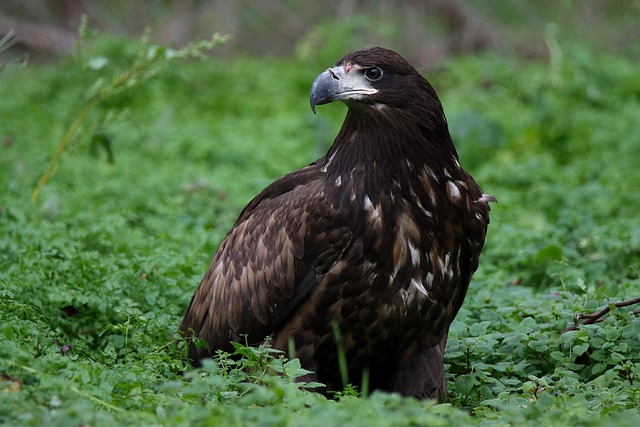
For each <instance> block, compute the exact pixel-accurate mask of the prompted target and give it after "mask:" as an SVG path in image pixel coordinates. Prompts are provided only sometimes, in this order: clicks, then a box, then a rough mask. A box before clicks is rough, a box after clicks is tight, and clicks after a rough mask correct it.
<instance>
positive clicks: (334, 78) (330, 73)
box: [327, 68, 340, 80]
mask: <svg viewBox="0 0 640 427" xmlns="http://www.w3.org/2000/svg"><path fill="white" fill-rule="evenodd" d="M327 71H329V75H330V76H331V78H332V79H333V80H340V77H338V75H337V74H336V73H334V72H333V70H332V69H331V68H329V69H328V70H327Z"/></svg>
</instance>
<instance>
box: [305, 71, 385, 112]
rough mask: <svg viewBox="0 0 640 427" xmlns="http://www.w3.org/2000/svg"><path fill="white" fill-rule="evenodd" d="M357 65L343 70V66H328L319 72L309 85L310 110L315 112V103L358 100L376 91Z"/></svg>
mask: <svg viewBox="0 0 640 427" xmlns="http://www.w3.org/2000/svg"><path fill="white" fill-rule="evenodd" d="M359 69H360V68H359V67H357V66H356V67H354V66H350V67H349V71H345V68H344V67H343V66H338V67H333V68H329V69H328V70H327V71H325V72H324V73H322V74H320V75H319V76H318V77H316V79H315V80H314V81H313V85H311V94H310V96H309V98H310V99H309V100H310V101H311V110H312V111H313V112H314V113H315V112H316V105H322V104H328V103H329V102H333V101H359V100H363V99H365V98H366V97H367V96H369V95H373V94H374V93H377V92H378V90H377V89H375V88H374V87H372V85H371V82H370V81H368V80H366V79H365V78H364V77H363V75H362V74H361V73H360V72H359Z"/></svg>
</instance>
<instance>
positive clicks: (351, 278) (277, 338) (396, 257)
mask: <svg viewBox="0 0 640 427" xmlns="http://www.w3.org/2000/svg"><path fill="white" fill-rule="evenodd" d="M334 101H341V102H343V103H344V104H346V106H347V112H346V116H345V118H344V122H343V124H342V127H341V128H340V130H339V132H338V134H337V136H336V138H335V140H334V142H333V144H332V145H331V147H330V148H329V150H328V152H327V154H326V155H325V156H324V157H322V158H320V159H318V160H316V161H314V162H313V163H311V164H309V165H308V166H306V167H303V168H301V169H299V170H296V171H294V172H291V173H289V174H287V175H284V176H283V177H281V178H279V179H277V180H276V181H274V182H273V183H271V184H270V185H269V186H267V187H266V188H265V189H264V190H263V191H262V192H260V193H259V194H258V195H257V196H256V197H255V198H254V199H253V200H251V201H250V202H249V203H248V204H247V206H246V207H245V208H244V209H243V210H242V211H241V213H240V215H239V217H238V219H237V221H236V222H235V224H234V225H233V227H232V228H231V230H230V231H229V232H228V234H227V235H226V237H225V238H224V239H223V240H222V242H221V244H220V245H219V247H218V249H217V251H216V252H215V254H214V255H213V258H212V260H211V263H210V265H209V267H208V269H207V271H206V273H205V274H204V277H203V278H202V281H201V282H200V285H199V286H198V288H197V290H196V291H195V293H194V295H193V297H192V299H191V302H190V303H189V306H188V308H187V310H186V313H185V315H184V317H183V319H182V321H181V323H180V326H179V331H180V332H181V334H182V335H183V337H184V339H185V340H186V341H187V342H188V357H189V359H190V360H191V361H192V362H193V363H194V364H196V365H197V364H198V363H199V361H200V360H202V359H203V358H207V357H213V356H214V355H215V354H216V352H217V351H218V350H222V351H227V352H231V351H233V347H232V344H231V343H232V342H241V343H247V344H249V345H256V346H257V345H261V344H264V343H265V338H266V337H269V345H270V346H271V347H272V348H275V349H277V350H281V351H283V352H285V353H286V354H288V355H289V357H292V358H293V357H295V358H298V359H299V361H300V364H301V366H302V367H303V368H304V369H306V370H308V371H309V374H307V375H305V376H304V377H302V378H303V379H304V380H305V381H309V382H319V383H321V384H323V385H324V386H325V388H324V389H323V390H324V392H325V393H326V392H327V391H340V390H342V389H343V388H344V387H345V378H346V381H348V382H349V383H350V384H353V385H356V386H359V385H362V384H364V383H365V382H366V386H367V387H368V389H369V390H383V391H387V392H392V393H399V394H400V395H402V396H410V397H414V398H417V399H435V400H439V401H442V400H443V399H444V398H445V397H446V393H447V388H446V380H445V371H444V362H443V356H444V352H445V346H446V341H447V336H448V331H449V327H450V325H451V322H452V321H453V319H454V318H455V317H456V314H457V313H458V311H459V310H460V307H461V306H462V303H463V300H464V298H465V295H466V293H467V289H468V287H469V283H470V280H471V276H472V274H473V273H474V272H475V271H476V269H477V268H478V262H479V257H480V253H481V251H482V248H483V245H484V242H485V237H486V233H487V228H488V224H489V211H490V206H489V203H490V202H495V201H496V198H495V197H494V196H491V195H489V194H485V193H483V192H482V190H481V188H480V187H479V186H478V184H477V183H476V181H475V180H474V179H473V178H472V177H471V175H470V174H469V173H467V172H466V171H465V170H464V169H463V168H462V167H461V166H460V163H459V158H458V154H457V152H456V149H455V147H454V145H453V142H452V138H451V136H450V133H449V128H448V124H447V120H446V118H445V114H444V110H443V107H442V104H441V102H440V100H439V98H438V96H437V94H436V92H435V90H434V88H433V87H432V86H431V84H430V83H429V82H428V81H427V80H426V79H425V78H424V77H423V76H422V75H421V74H420V73H419V72H418V71H417V70H416V69H415V68H414V67H413V66H412V65H411V64H410V63H409V62H408V61H407V60H406V59H404V58H403V57H402V56H401V55H400V54H398V53H396V52H394V51H392V50H389V49H385V48H381V47H372V48H366V49H362V50H358V51H355V52H352V53H349V54H347V55H345V56H343V57H342V58H341V59H339V60H338V61H337V62H336V63H335V65H334V66H333V67H331V68H328V69H327V70H326V71H324V72H322V73H321V74H320V75H319V76H317V78H316V79H315V80H314V81H313V84H312V86H311V92H310V103H311V109H312V110H313V112H314V114H315V113H316V107H317V106H319V105H323V104H328V103H331V102H334ZM198 343H200V345H197V344H198ZM203 344H204V345H203ZM341 358H342V361H343V362H341V361H340V360H341ZM345 362H346V363H345ZM341 363H343V364H342V365H341Z"/></svg>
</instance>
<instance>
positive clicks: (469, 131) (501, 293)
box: [0, 37, 640, 426]
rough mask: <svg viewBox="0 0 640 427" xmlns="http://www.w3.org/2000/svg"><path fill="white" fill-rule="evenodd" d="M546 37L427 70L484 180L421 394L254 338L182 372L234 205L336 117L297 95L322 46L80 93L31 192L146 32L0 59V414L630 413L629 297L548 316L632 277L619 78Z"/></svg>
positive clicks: (564, 416)
mask: <svg viewBox="0 0 640 427" xmlns="http://www.w3.org/2000/svg"><path fill="white" fill-rule="evenodd" d="M336 43H338V42H337V41H336ZM557 48H558V49H560V50H559V51H558V52H557V54H556V56H555V59H554V61H555V62H554V65H553V67H550V66H548V65H547V64H544V63H533V62H516V61H510V60H506V59H504V58H499V57H495V56H487V57H472V58H459V59H456V60H452V61H451V62H448V63H445V64H443V65H441V66H440V67H439V68H438V69H436V70H434V72H433V73H432V74H431V75H430V76H429V78H430V80H431V81H432V83H433V84H434V86H435V87H436V89H437V90H438V92H439V93H440V94H441V95H442V100H443V104H444V106H445V109H446V111H447V114H448V118H449V121H450V126H451V129H452V134H453V136H454V139H455V140H456V143H457V146H458V148H459V151H460V156H461V162H462V163H463V165H465V166H467V167H468V168H469V169H470V171H471V172H472V173H473V175H474V176H475V177H476V178H477V180H478V181H479V182H480V183H481V185H482V186H483V188H484V189H485V191H486V192H488V193H491V194H494V195H496V197H497V198H498V200H499V203H498V204H497V205H494V206H493V211H492V224H491V228H490V230H489V236H488V241H487V246H486V250H485V253H484V254H483V257H482V260H481V268H480V270H479V271H478V272H477V274H476V276H474V280H473V282H472V285H471V288H470V290H469V293H468V296H467V299H466V301H465V304H464V306H463V309H462V310H461V312H460V315H459V316H458V318H457V319H456V321H455V322H454V324H453V326H452V329H451V333H450V337H449V342H448V347H447V353H446V357H445V362H446V364H447V375H448V377H447V380H448V385H449V398H448V402H447V403H446V404H441V405H435V404H434V403H433V402H418V401H415V400H413V399H403V398H400V397H399V396H396V395H390V394H385V393H379V392H373V393H371V394H370V395H368V396H367V392H366V390H362V392H363V393H362V394H363V395H365V396H367V397H363V396H361V395H359V394H358V392H357V391H356V390H355V389H354V388H352V387H351V388H347V389H346V390H345V391H344V392H342V393H338V394H337V395H336V396H335V398H334V399H327V398H325V397H323V396H322V395H320V394H317V393H314V392H312V391H309V390H307V389H305V387H307V388H309V389H313V388H315V387H316V386H317V384H313V383H310V384H306V383H303V382H296V381H295V380H296V378H301V377H302V379H304V375H305V371H304V370H302V369H301V367H300V363H299V361H297V360H287V359H286V358H284V357H282V355H281V354H279V353H277V352H274V351H273V350H271V349H269V348H268V347H262V348H257V349H255V348H249V347H246V346H243V345H238V346H237V347H236V354H235V355H233V356H230V355H227V354H223V353H221V354H218V355H217V357H216V358H214V359H213V360H210V361H205V362H204V363H203V366H202V367H201V368H198V369H195V370H193V369H191V368H190V366H189V365H188V364H187V363H186V361H185V355H184V353H185V345H184V343H183V342H181V340H179V339H174V338H176V337H173V334H174V332H175V330H176V329H177V325H178V322H179V319H180V317H181V315H182V314H183V312H184V309H185V307H186V306H187V304H188V302H189V299H190V297H191V295H192V292H193V290H194V288H195V286H196V285H197V283H198V281H199V280H200V278H201V275H202V273H203V272H204V269H205V268H206V266H207V263H208V261H209V257H210V256H211V254H212V253H213V251H214V249H215V246H216V245H217V244H218V243H219V242H220V240H221V239H222V238H223V237H224V235H225V233H226V231H227V230H228V228H229V227H230V226H231V224H232V223H233V221H234V220H235V218H236V216H237V214H238V213H239V211H240V209H241V208H242V207H243V206H244V204H245V203H246V202H247V201H248V200H249V199H250V198H251V197H252V196H253V195H254V194H256V193H257V192H258V191H260V190H261V189H262V188H263V187H264V186H265V185H267V184H268V183H269V182H270V181H271V180H273V179H275V178H277V177H278V176H280V175H282V174H284V173H286V172H287V171H290V170H292V169H294V168H297V167H301V166H303V165H305V164H306V163H308V162H310V161H311V160H313V159H314V158H316V157H317V156H319V155H322V154H323V153H324V152H325V151H326V149H327V148H328V145H329V143H330V141H331V136H332V135H334V134H335V133H336V132H337V129H338V127H339V125H340V121H341V119H342V115H343V114H344V108H343V107H341V106H328V107H326V109H323V110H322V111H320V112H319V115H318V116H313V115H312V114H311V113H310V111H309V107H308V101H307V96H308V90H309V86H310V82H311V81H312V79H313V78H314V77H315V75H317V74H318V73H319V72H320V71H322V69H323V68H324V67H326V64H325V65H322V66H316V65H315V64H311V65H307V66H305V64H304V61H297V60H296V61H294V60H257V59H252V58H236V59H234V60H233V61H225V62H223V61H218V60H216V59H211V60H209V61H205V62H192V63H191V62H189V63H187V62H185V63H180V65H179V66H178V65H177V64H176V65H174V66H173V67H161V68H160V69H158V70H157V73H156V74H155V75H154V78H153V79H150V80H148V81H146V83H145V84H144V85H138V86H135V87H131V88H130V89H127V90H126V91H124V92H119V93H118V94H115V95H114V96H112V97H109V99H105V100H104V102H101V103H100V105H96V110H97V111H96V114H94V115H91V116H88V117H87V120H88V121H87V122H83V124H82V129H81V131H80V132H78V133H77V134H76V136H75V138H76V139H77V141H78V143H77V144H70V145H69V146H68V147H67V148H66V149H65V150H64V161H62V162H58V163H57V170H56V173H57V175H56V179H54V180H51V181H50V182H49V183H48V184H47V186H46V187H45V188H44V189H43V192H42V196H41V199H40V202H39V204H37V205H32V204H31V203H30V202H29V194H30V192H31V191H32V190H33V189H34V188H35V186H36V184H37V181H38V177H39V176H40V174H41V172H42V170H43V169H44V168H45V167H46V164H47V162H48V161H49V159H50V158H51V154H52V153H53V152H54V150H55V147H56V144H57V141H58V140H59V138H60V137H61V135H64V133H65V131H66V129H67V126H68V125H69V123H71V122H72V121H73V118H74V117H75V116H76V114H77V112H78V111H79V109H80V108H82V105H84V104H83V103H85V102H86V98H84V97H83V95H84V94H86V92H85V91H84V89H86V87H89V86H91V84H92V83H93V82H96V81H101V82H109V81H111V80H110V77H113V75H116V76H117V75H118V74H117V73H115V72H114V70H115V69H127V67H128V66H130V65H131V64H132V63H135V58H137V57H138V56H137V55H139V53H140V52H141V51H146V49H147V47H145V46H144V44H137V43H135V42H131V41H130V40H122V39H113V38H106V37H98V38H96V39H95V43H93V44H91V45H90V46H88V48H87V50H86V51H85V53H83V55H84V59H83V60H82V61H83V62H82V63H84V64H93V66H90V67H78V64H77V63H76V62H73V61H70V62H63V63H60V64H57V65H53V66H46V67H45V66H43V67H32V66H27V67H25V68H22V69H20V72H19V73H18V72H14V71H12V70H11V69H6V70H4V74H3V80H2V81H0V98H1V99H2V100H3V102H2V103H0V117H2V125H1V127H0V153H2V154H1V155H0V188H1V189H2V191H1V192H0V333H1V334H2V339H1V340H0V381H1V382H0V422H3V423H7V424H13V425H79V424H84V425H120V424H128V425H150V424H155V425H160V424H162V425H221V426H227V425H228V426H232V425H245V424H246V425H302V424H304V425H309V426H315V425H318V426H325V425H345V426H349V425H363V424H366V425H371V426H390V425H391V426H394V425H397V426H406V425H441V426H444V425H613V426H618V425H619V426H623V425H629V426H635V425H638V422H640V415H639V408H638V402H639V401H640V386H639V384H640V379H639V376H638V375H639V374H640V356H639V355H640V342H639V341H638V336H640V319H639V318H638V316H637V315H635V314H634V313H633V311H634V309H635V308H634V307H633V306H631V307H626V308H615V307H614V308H613V309H612V311H611V313H610V314H609V315H608V316H607V317H606V319H605V320H604V321H603V322H600V323H596V324H593V325H587V326H581V327H579V328H577V330H570V331H568V332H565V331H566V330H567V329H568V328H570V327H572V326H573V325H574V318H575V316H576V315H578V314H579V313H590V312H593V311H595V310H598V309H601V308H602V307H603V306H606V305H607V304H610V303H613V302H616V301H620V300H624V299H629V298H632V297H637V296H638V289H639V288H640V286H639V285H640V278H639V275H638V271H637V266H638V265H640V262H639V261H640V227H639V226H638V224H637V212H638V210H639V209H640V197H639V196H638V192H637V191H635V189H637V188H639V187H640V171H639V170H638V168H637V165H636V163H637V159H638V158H640V127H638V121H637V117H639V116H640V102H639V100H640V84H639V83H638V79H637V76H636V74H637V73H636V66H635V64H634V63H632V62H630V61H627V60H625V59H623V58H618V57H610V56H605V55H603V54H601V53H597V54H596V53H594V52H591V51H589V50H587V49H585V48H582V47H571V48H568V47H566V46H562V45H559V46H557ZM303 54H304V52H302V53H301V54H300V55H303ZM332 59H335V58H332ZM294 62H295V66H292V63H294ZM112 66H113V67H115V68H110V67H112ZM80 81H82V82H85V83H86V84H85V85H84V86H81V88H80V89H79V88H78V84H77V83H78V82H80ZM101 84H108V83H101ZM87 85H89V86H87ZM104 87H107V86H103V88H104ZM346 363H348V361H346Z"/></svg>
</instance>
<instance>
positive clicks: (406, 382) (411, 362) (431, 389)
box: [388, 335, 447, 402]
mask: <svg viewBox="0 0 640 427" xmlns="http://www.w3.org/2000/svg"><path fill="white" fill-rule="evenodd" d="M446 343H447V336H446V335H445V336H444V337H443V338H442V340H441V341H440V343H438V344H436V345H435V346H424V347H421V348H419V349H418V350H417V351H416V352H415V353H413V355H411V356H410V357H409V359H407V360H406V361H405V362H404V363H403V364H402V365H401V366H400V367H399V369H398V370H396V372H395V373H393V375H392V376H391V378H390V380H389V383H388V391H391V392H396V393H400V394H401V395H403V396H413V397H415V398H417V399H436V400H437V401H439V402H441V401H443V400H444V398H445V397H446V395H447V384H446V382H445V376H444V365H443V356H444V348H445V345H446Z"/></svg>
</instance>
